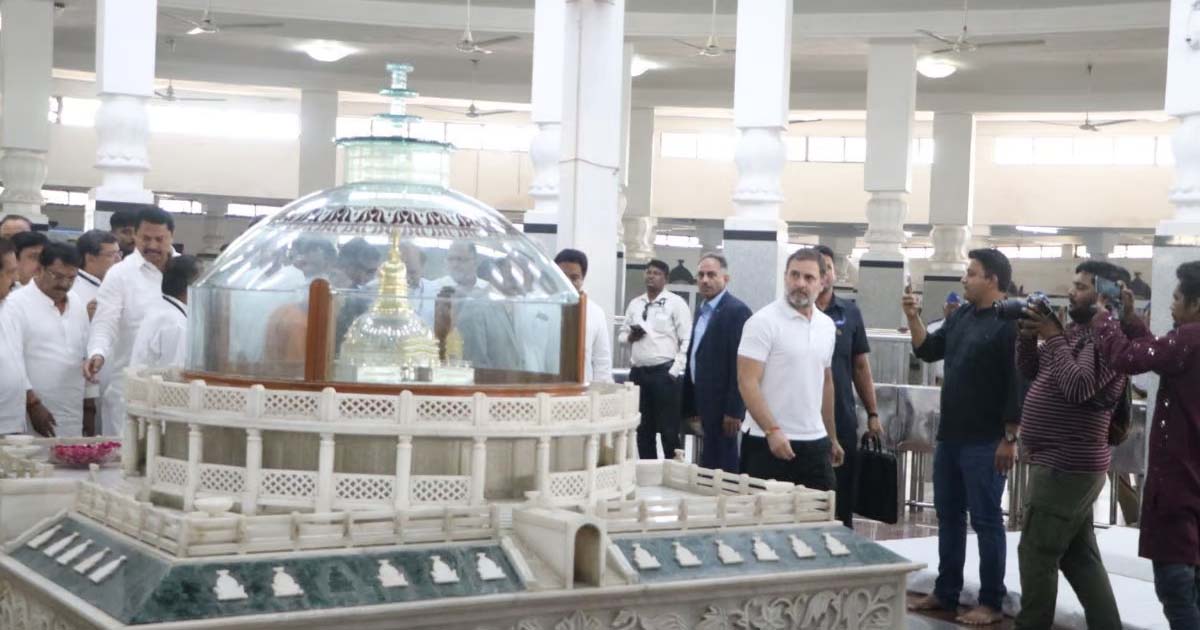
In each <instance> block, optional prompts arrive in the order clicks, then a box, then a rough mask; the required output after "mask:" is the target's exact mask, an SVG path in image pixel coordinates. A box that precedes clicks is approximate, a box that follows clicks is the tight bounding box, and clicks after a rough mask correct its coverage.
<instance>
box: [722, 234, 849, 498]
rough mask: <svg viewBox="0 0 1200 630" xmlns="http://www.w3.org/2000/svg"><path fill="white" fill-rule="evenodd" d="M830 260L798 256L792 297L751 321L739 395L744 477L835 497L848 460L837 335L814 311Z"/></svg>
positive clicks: (790, 273)
mask: <svg viewBox="0 0 1200 630" xmlns="http://www.w3.org/2000/svg"><path fill="white" fill-rule="evenodd" d="M824 275H825V260H824V258H823V257H822V256H821V254H820V253H819V252H817V251H816V250H815V249H801V250H798V251H796V252H795V253H793V254H792V255H791V256H789V257H788V259H787V263H786V265H785V267H784V287H785V289H786V291H787V294H786V295H785V296H784V297H782V298H780V299H778V300H775V301H774V302H772V303H770V304H768V305H767V306H766V307H764V308H763V309H762V310H760V311H759V312H757V313H755V314H754V316H753V317H751V318H750V319H749V320H747V321H746V326H745V328H743V329H742V341H741V344H740V345H739V346H738V362H737V370H738V389H739V390H740V391H741V393H742V400H744V401H745V403H746V420H745V421H744V422H743V423H742V432H743V433H744V434H745V435H744V436H743V439H742V457H741V459H742V472H744V473H747V474H749V475H751V476H753V477H758V478H761V479H775V480H778V481H790V482H792V483H798V484H802V485H804V486H806V487H809V488H815V489H818V490H832V489H833V488H834V487H835V486H836V485H837V481H836V479H835V478H834V474H833V468H834V466H840V465H841V464H842V458H843V456H844V453H843V452H842V447H841V446H840V445H838V442H837V440H831V439H830V436H831V435H837V431H836V430H835V429H834V416H833V413H834V412H833V402H834V391H833V372H832V371H831V369H830V367H831V366H832V364H833V348H834V344H835V342H836V340H837V328H836V327H835V326H834V323H833V320H832V319H830V318H829V316H828V315H826V314H824V313H822V312H821V310H820V309H818V308H814V304H815V303H816V299H817V296H818V295H820V293H821V288H822V285H821V278H822V277H824Z"/></svg>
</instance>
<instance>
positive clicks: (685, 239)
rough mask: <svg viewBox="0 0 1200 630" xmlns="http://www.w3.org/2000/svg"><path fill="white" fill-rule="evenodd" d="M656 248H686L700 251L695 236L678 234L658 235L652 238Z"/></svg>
mask: <svg viewBox="0 0 1200 630" xmlns="http://www.w3.org/2000/svg"><path fill="white" fill-rule="evenodd" d="M654 245H655V246H656V247H686V248H692V249H700V239H699V238H698V237H695V236H683V235H680V234H658V235H656V236H655V237H654Z"/></svg>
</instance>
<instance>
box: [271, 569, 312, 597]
mask: <svg viewBox="0 0 1200 630" xmlns="http://www.w3.org/2000/svg"><path fill="white" fill-rule="evenodd" d="M271 590H272V591H274V593H275V597H295V596H297V595H303V594H304V589H302V588H300V585H299V584H297V583H296V579H295V578H293V577H292V576H290V575H288V574H287V571H284V570H283V567H275V578H274V579H272V580H271Z"/></svg>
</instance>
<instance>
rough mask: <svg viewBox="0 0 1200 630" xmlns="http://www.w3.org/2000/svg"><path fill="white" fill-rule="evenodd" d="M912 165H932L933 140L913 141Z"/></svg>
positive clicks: (917, 139)
mask: <svg viewBox="0 0 1200 630" xmlns="http://www.w3.org/2000/svg"><path fill="white" fill-rule="evenodd" d="M912 160H913V163H914V164H933V138H915V139H914V140H913V155H912Z"/></svg>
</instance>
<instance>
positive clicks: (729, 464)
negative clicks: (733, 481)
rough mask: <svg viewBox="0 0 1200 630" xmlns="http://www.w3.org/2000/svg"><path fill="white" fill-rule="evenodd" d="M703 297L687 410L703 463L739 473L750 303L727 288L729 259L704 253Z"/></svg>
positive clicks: (686, 378) (691, 350)
mask: <svg viewBox="0 0 1200 630" xmlns="http://www.w3.org/2000/svg"><path fill="white" fill-rule="evenodd" d="M697 272H698V275H699V278H698V283H699V284H698V288H699V291H700V297H701V298H703V300H704V302H703V304H702V305H701V306H700V308H699V309H697V311H696V321H695V322H694V323H693V325H692V341H691V344H690V345H689V346H688V363H687V369H686V370H685V371H684V373H683V416H684V417H685V418H687V419H688V424H690V425H692V428H693V430H696V428H697V427H698V428H699V430H700V431H701V432H702V433H703V440H704V441H703V446H702V448H701V451H700V465H701V466H704V467H705V468H720V469H722V470H725V471H728V472H732V473H736V472H739V469H738V434H739V432H740V428H741V426H742V420H743V419H744V418H745V417H746V405H745V403H743V402H742V394H741V393H740V392H739V391H738V382H737V351H738V344H740V343H741V341H742V326H743V325H745V323H746V320H747V319H750V315H752V313H751V312H750V307H748V306H746V304H745V303H744V302H742V301H741V300H739V299H737V298H736V297H734V296H733V294H732V293H730V292H729V291H727V290H726V286H727V285H728V284H729V265H728V263H727V262H726V261H725V257H724V256H721V255H720V254H705V255H704V256H703V257H701V258H700V266H699V268H698V269H697Z"/></svg>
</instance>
